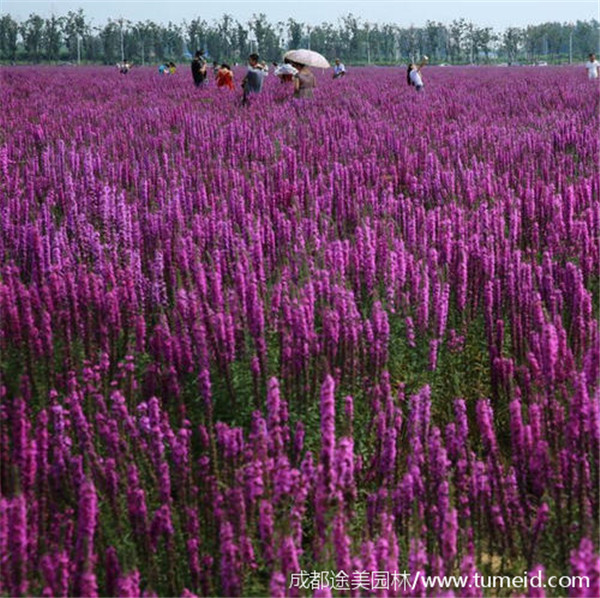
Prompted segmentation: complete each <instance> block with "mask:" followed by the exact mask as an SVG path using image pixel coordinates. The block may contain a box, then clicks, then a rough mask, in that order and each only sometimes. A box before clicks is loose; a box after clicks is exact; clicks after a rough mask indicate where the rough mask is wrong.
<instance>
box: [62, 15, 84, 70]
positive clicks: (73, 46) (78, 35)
mask: <svg viewBox="0 0 600 598" xmlns="http://www.w3.org/2000/svg"><path fill="white" fill-rule="evenodd" d="M62 33H63V37H64V41H65V45H66V46H67V51H68V56H69V59H70V60H75V59H77V62H80V60H81V43H82V41H83V40H84V39H85V38H86V36H88V35H89V33H90V26H89V25H88V24H87V22H86V20H85V15H84V14H83V9H81V8H80V9H79V10H78V11H77V12H73V11H72V10H70V11H69V12H68V13H67V16H66V17H65V18H64V19H63V21H62Z"/></svg>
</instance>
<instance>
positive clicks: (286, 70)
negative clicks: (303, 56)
mask: <svg viewBox="0 0 600 598" xmlns="http://www.w3.org/2000/svg"><path fill="white" fill-rule="evenodd" d="M297 72H298V69H296V68H294V67H293V66H292V65H291V64H290V61H289V60H288V59H287V58H286V59H285V60H284V63H283V64H279V65H277V67H276V68H275V76H276V77H277V78H278V79H279V81H280V82H281V83H290V82H291V81H293V80H294V75H295V74H296V73H297Z"/></svg>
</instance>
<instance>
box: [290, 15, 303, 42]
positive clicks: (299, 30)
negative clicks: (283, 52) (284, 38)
mask: <svg viewBox="0 0 600 598" xmlns="http://www.w3.org/2000/svg"><path fill="white" fill-rule="evenodd" d="M303 29H304V27H303V25H302V23H298V21H295V20H294V19H288V22H287V30H288V39H289V43H290V47H291V48H299V47H300V44H301V43H302V37H303V36H304V31H303Z"/></svg>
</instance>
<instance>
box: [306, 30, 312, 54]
mask: <svg viewBox="0 0 600 598" xmlns="http://www.w3.org/2000/svg"><path fill="white" fill-rule="evenodd" d="M306 29H307V30H308V49H309V50H310V32H311V29H312V28H311V26H310V25H308V27H307V28H306Z"/></svg>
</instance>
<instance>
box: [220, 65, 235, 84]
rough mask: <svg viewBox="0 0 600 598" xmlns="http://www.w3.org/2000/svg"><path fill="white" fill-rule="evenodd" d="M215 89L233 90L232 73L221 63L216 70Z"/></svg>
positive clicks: (227, 66)
mask: <svg viewBox="0 0 600 598" xmlns="http://www.w3.org/2000/svg"><path fill="white" fill-rule="evenodd" d="M217 87H226V88H227V89H233V71H232V70H231V67H230V66H229V65H228V64H225V63H223V64H222V65H221V67H220V68H219V69H218V70H217Z"/></svg>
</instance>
